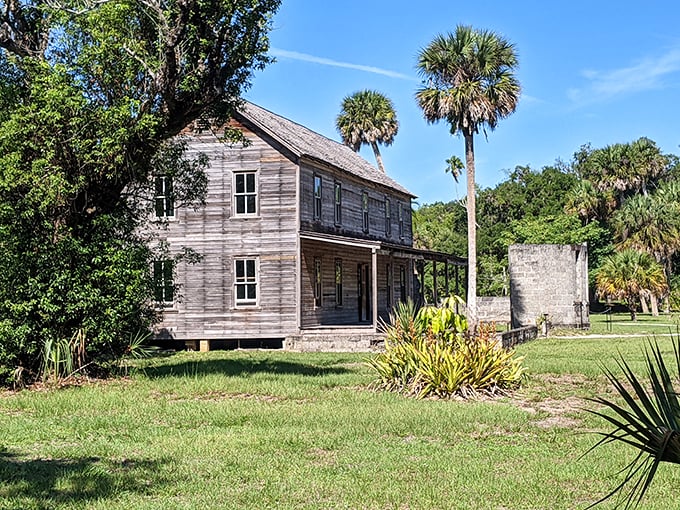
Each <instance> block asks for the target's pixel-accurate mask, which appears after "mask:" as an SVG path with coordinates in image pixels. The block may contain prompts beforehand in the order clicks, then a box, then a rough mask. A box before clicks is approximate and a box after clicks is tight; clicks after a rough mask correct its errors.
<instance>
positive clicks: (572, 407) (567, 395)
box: [512, 374, 598, 428]
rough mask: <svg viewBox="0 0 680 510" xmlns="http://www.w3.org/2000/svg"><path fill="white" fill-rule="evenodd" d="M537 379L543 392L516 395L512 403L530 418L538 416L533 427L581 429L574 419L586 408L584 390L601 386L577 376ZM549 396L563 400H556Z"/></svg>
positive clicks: (535, 389)
mask: <svg viewBox="0 0 680 510" xmlns="http://www.w3.org/2000/svg"><path fill="white" fill-rule="evenodd" d="M535 379H536V380H537V381H539V382H540V387H543V388H540V387H539V388H538V389H537V388H530V389H527V390H525V391H519V392H517V393H516V394H515V395H513V397H512V402H513V403H514V404H515V405H516V406H517V407H519V408H520V409H522V410H524V411H526V412H528V413H529V414H533V415H536V420H535V421H534V424H535V425H536V426H538V427H542V428H552V427H560V428H574V427H578V426H579V425H580V424H581V420H579V419H578V418H576V417H575V415H577V414H579V413H580V412H582V411H583V409H584V408H585V407H586V400H585V395H584V388H588V389H590V390H592V389H593V388H594V387H596V386H598V382H597V381H593V380H592V379H588V378H586V377H585V376H582V375H578V374H563V375H555V374H541V375H540V376H535ZM546 393H552V394H553V395H554V394H555V393H560V394H562V395H564V396H562V397H554V396H549V395H546Z"/></svg>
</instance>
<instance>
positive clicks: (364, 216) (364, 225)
mask: <svg viewBox="0 0 680 510" xmlns="http://www.w3.org/2000/svg"><path fill="white" fill-rule="evenodd" d="M368 201H369V197H368V191H362V192H361V230H362V231H363V232H364V234H368V232H369V230H370V216H369V205H368Z"/></svg>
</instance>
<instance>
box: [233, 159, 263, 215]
mask: <svg viewBox="0 0 680 510" xmlns="http://www.w3.org/2000/svg"><path fill="white" fill-rule="evenodd" d="M244 174H253V175H255V212H254V213H249V212H245V213H239V212H237V209H236V197H237V196H248V195H252V193H247V192H246V193H242V194H239V195H237V194H236V176H237V175H244ZM231 186H232V188H231V190H232V193H231V213H232V214H231V215H232V217H234V218H259V217H260V172H259V171H257V170H237V171H234V172H232V178H231ZM246 207H247V201H246Z"/></svg>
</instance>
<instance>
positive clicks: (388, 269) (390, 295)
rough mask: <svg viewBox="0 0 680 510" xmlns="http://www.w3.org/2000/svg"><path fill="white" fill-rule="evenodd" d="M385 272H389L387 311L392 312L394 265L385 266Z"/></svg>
mask: <svg viewBox="0 0 680 510" xmlns="http://www.w3.org/2000/svg"><path fill="white" fill-rule="evenodd" d="M385 270H386V271H387V309H388V310H390V309H391V308H392V298H393V296H392V287H393V286H394V282H393V281H392V278H393V277H392V264H387V265H386V266H385Z"/></svg>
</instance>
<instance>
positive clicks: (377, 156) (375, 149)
mask: <svg viewBox="0 0 680 510" xmlns="http://www.w3.org/2000/svg"><path fill="white" fill-rule="evenodd" d="M371 147H373V154H375V161H376V163H378V168H379V169H380V171H381V172H382V173H386V172H385V167H384V166H383V162H382V156H381V155H380V151H379V150H378V143H377V142H371Z"/></svg>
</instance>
